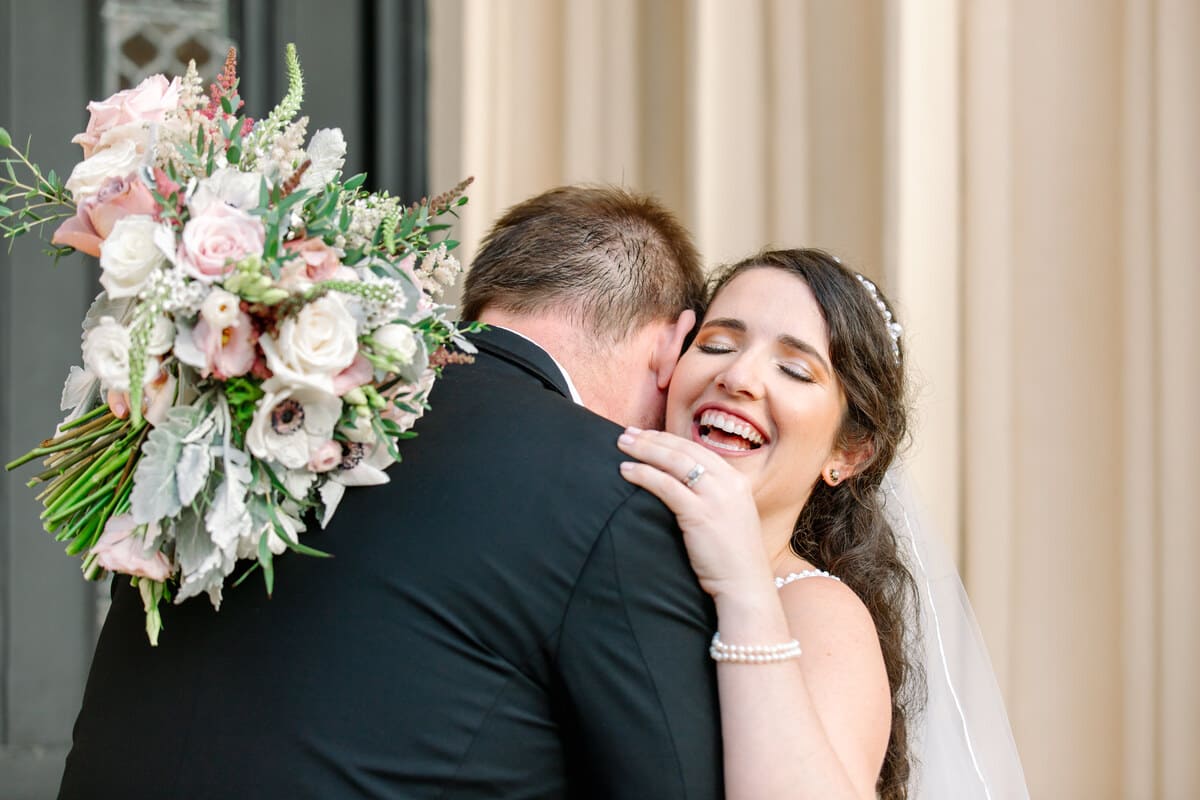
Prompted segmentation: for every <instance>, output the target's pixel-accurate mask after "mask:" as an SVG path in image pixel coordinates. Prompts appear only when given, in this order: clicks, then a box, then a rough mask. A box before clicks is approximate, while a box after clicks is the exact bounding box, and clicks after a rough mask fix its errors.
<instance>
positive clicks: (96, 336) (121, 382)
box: [83, 317, 129, 392]
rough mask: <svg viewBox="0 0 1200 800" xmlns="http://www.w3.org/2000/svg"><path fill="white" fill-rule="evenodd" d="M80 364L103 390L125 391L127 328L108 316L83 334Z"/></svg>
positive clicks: (126, 377) (126, 386)
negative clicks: (81, 361)
mask: <svg viewBox="0 0 1200 800" xmlns="http://www.w3.org/2000/svg"><path fill="white" fill-rule="evenodd" d="M83 364H84V366H85V367H87V369H88V371H89V372H91V373H92V374H93V375H95V376H96V378H98V379H99V381H100V385H101V386H102V387H103V388H104V389H105V390H108V389H115V390H116V391H118V392H127V391H129V331H127V330H125V327H124V326H123V325H121V323H119V322H117V321H116V320H115V319H113V318H112V317H101V318H100V322H99V324H97V325H96V327H94V328H92V329H91V330H90V331H88V332H87V333H86V334H84V336H83Z"/></svg>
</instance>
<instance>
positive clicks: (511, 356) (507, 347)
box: [467, 327, 571, 400]
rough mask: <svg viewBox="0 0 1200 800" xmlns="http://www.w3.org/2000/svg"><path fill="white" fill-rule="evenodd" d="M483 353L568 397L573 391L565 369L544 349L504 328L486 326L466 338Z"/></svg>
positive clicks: (569, 397)
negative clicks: (568, 385)
mask: <svg viewBox="0 0 1200 800" xmlns="http://www.w3.org/2000/svg"><path fill="white" fill-rule="evenodd" d="M467 338H468V339H470V341H471V343H472V344H474V345H475V346H476V347H478V348H479V349H480V350H481V351H482V352H485V353H487V354H489V355H492V356H495V357H496V358H499V359H502V360H504V361H507V362H508V363H510V364H513V365H514V366H517V367H519V368H521V369H522V370H524V371H525V372H528V373H529V374H530V375H533V376H534V377H535V378H537V379H538V380H540V381H541V382H542V383H543V384H545V386H546V388H548V389H553V390H554V391H556V392H558V393H559V394H561V395H562V396H563V397H565V398H567V399H568V400H569V399H571V392H570V390H569V389H568V388H567V381H566V379H565V378H564V377H563V373H562V370H561V369H559V368H558V365H556V364H555V363H554V359H552V358H550V356H549V355H548V354H547V353H546V351H545V350H543V349H542V348H540V347H538V346H537V345H536V344H534V343H533V342H531V341H529V340H528V339H525V338H524V337H522V336H518V335H517V334H515V333H513V332H512V331H507V330H504V329H503V328H494V327H493V328H487V329H486V330H483V331H480V332H479V333H473V334H471V335H470V336H468V337H467Z"/></svg>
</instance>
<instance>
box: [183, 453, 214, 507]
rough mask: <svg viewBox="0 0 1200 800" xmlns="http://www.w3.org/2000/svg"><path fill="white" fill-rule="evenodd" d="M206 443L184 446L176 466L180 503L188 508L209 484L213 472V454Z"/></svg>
mask: <svg viewBox="0 0 1200 800" xmlns="http://www.w3.org/2000/svg"><path fill="white" fill-rule="evenodd" d="M208 448H209V444H208V442H206V441H201V442H193V443H190V444H185V445H183V450H182V451H181V452H180V454H179V463H178V464H177V465H176V466H175V482H176V483H177V484H178V486H179V502H180V503H181V504H182V505H185V506H188V505H191V504H192V501H194V500H195V499H196V495H197V494H199V493H200V490H201V489H203V488H204V485H205V484H206V483H208V476H209V473H210V472H212V454H211V453H210V451H209V449H208Z"/></svg>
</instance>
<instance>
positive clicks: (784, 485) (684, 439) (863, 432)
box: [619, 250, 1026, 800]
mask: <svg viewBox="0 0 1200 800" xmlns="http://www.w3.org/2000/svg"><path fill="white" fill-rule="evenodd" d="M899 337H900V327H899V325H898V324H896V323H895V322H894V321H893V320H892V315H891V312H890V310H889V307H888V305H887V303H886V301H885V300H884V299H883V298H882V297H881V296H880V294H879V292H878V290H877V289H876V288H875V286H874V285H873V284H871V283H870V282H869V281H867V280H866V279H864V278H862V277H861V276H858V275H856V274H855V273H853V272H851V271H850V270H848V269H846V268H844V267H843V266H841V264H840V262H838V261H837V259H835V258H833V257H831V256H829V255H827V254H825V253H822V252H820V251H816V250H788V251H773V252H766V253H762V254H759V255H757V256H754V257H751V258H749V259H747V260H745V261H742V262H740V263H738V264H735V265H733V266H732V267H730V268H728V269H727V270H726V271H725V272H724V273H723V274H722V275H721V276H720V278H719V279H718V281H717V283H716V286H715V289H714V291H713V295H712V299H711V304H710V306H709V308H708V311H707V313H706V315H705V319H704V320H703V322H702V324H701V326H700V328H699V331H698V333H697V335H696V338H695V340H694V342H693V343H692V345H691V347H690V348H689V349H688V350H687V352H686V353H684V355H683V357H682V358H681V359H680V361H679V365H678V367H677V368H676V372H675V375H674V377H673V379H672V381H671V386H670V392H669V395H668V400H667V419H666V432H658V431H643V430H638V429H636V428H630V429H627V430H626V431H625V433H623V434H622V435H621V438H620V441H619V446H620V447H621V449H622V450H623V451H624V452H625V453H627V454H628V455H630V456H632V457H633V458H635V459H637V461H636V462H627V463H625V464H623V465H622V472H623V474H624V476H625V478H626V479H627V480H629V481H630V482H631V483H634V484H636V485H639V486H642V487H643V488H645V489H647V490H648V491H650V492H652V493H654V494H655V495H657V496H658V497H659V498H660V499H661V500H662V501H663V502H664V503H666V504H667V506H669V507H670V508H671V510H672V511H673V512H674V513H675V514H676V516H677V517H678V519H679V524H680V527H681V529H682V531H683V536H684V542H685V544H686V546H687V550H688V554H689V557H690V559H691V563H692V567H693V569H694V570H695V571H696V574H697V576H698V577H699V580H700V583H701V586H702V587H703V588H704V589H705V591H707V592H708V593H709V594H710V595H712V597H713V599H714V602H715V605H716V608H717V613H718V626H719V631H718V633H717V634H716V635H714V637H713V640H712V647H711V650H710V654H711V656H712V658H713V659H714V660H716V661H717V662H718V665H717V675H718V683H719V691H720V703H721V725H722V734H723V739H724V760H725V787H726V793H727V796H728V797H729V798H731V799H732V800H738V799H739V798H759V797H796V798H871V797H877V796H878V797H881V798H885V800H892V798H907V797H914V796H920V797H923V798H927V797H932V796H934V794H935V791H937V792H941V791H945V792H946V794H945V795H944V796H948V797H949V796H953V797H970V796H980V797H990V796H992V794H991V792H990V791H989V787H990V788H991V791H996V790H997V788H998V787H1002V786H1003V787H1006V790H1007V791H1014V792H1015V793H1016V796H1026V794H1025V790H1024V784H1023V779H1022V778H1021V775H1020V764H1019V761H1018V760H1017V758H1016V754H1015V749H1013V748H1011V738H1007V739H1006V738H1005V737H1007V722H1006V720H1005V721H1004V724H1003V728H1004V736H1001V737H998V738H997V739H996V740H995V741H998V742H999V743H1000V746H999V748H998V749H1000V750H1002V751H1004V752H1003V753H1002V756H1003V757H1004V758H1007V763H1006V764H1005V766H1004V767H1003V769H1004V770H1005V771H1006V774H1005V775H1003V776H996V777H992V776H985V775H984V774H983V771H982V770H981V768H980V766H979V760H980V759H979V758H977V757H976V753H975V749H976V748H974V747H972V744H971V738H970V736H971V731H970V727H971V726H970V725H968V723H967V720H966V718H965V716H964V715H963V714H962V713H958V714H957V716H956V718H953V719H949V720H948V721H946V723H945V724H944V725H943V723H942V722H941V721H940V720H942V719H943V716H944V715H943V716H938V720H939V722H938V725H939V726H942V727H945V728H947V729H952V728H955V725H956V723H957V725H958V726H959V727H961V730H962V733H961V734H960V733H959V732H958V730H957V729H954V730H950V731H949V738H951V739H961V740H963V744H964V745H965V746H964V747H959V748H948V747H946V746H945V739H946V738H947V737H946V735H945V734H946V731H941V732H939V731H936V730H935V731H930V732H925V731H924V729H921V728H920V726H919V725H918V719H921V718H922V717H921V701H922V700H923V699H924V697H925V692H924V680H923V678H924V672H925V670H926V669H928V670H929V672H930V690H931V691H930V695H929V696H930V698H931V701H932V700H934V699H936V700H937V702H938V703H939V704H940V703H941V702H942V698H943V697H947V696H949V697H953V698H954V705H955V707H956V708H959V709H961V703H960V701H959V698H958V697H957V695H955V694H954V687H953V685H952V683H951V681H950V679H951V676H950V673H949V672H947V671H944V670H942V669H941V666H940V665H938V666H937V669H934V668H933V667H926V665H924V664H922V662H923V661H925V660H926V659H925V656H924V654H923V653H922V654H918V652H917V649H916V645H915V644H914V643H915V642H916V641H917V635H918V630H917V627H918V626H917V625H916V620H917V619H918V618H919V617H920V616H921V615H922V614H924V616H925V618H926V619H929V611H930V610H931V609H929V608H921V603H922V602H923V601H924V600H925V599H926V598H925V592H924V589H925V586H924V583H925V578H926V575H925V574H924V573H923V571H922V570H917V572H918V574H917V578H918V580H914V575H913V572H910V569H909V566H908V563H907V561H906V557H905V555H904V551H903V550H902V543H901V539H902V533H903V532H902V531H898V530H896V529H895V527H896V526H894V525H893V523H892V522H891V521H890V517H889V510H888V508H886V507H885V506H886V503H885V500H886V499H887V497H888V496H889V492H888V485H887V482H888V481H890V478H889V476H888V470H889V467H891V466H892V462H893V460H894V458H895V456H896V453H897V450H898V448H899V446H900V444H901V443H902V441H903V439H904V436H905V432H906V425H907V410H906V402H905V385H906V384H905V380H904V366H903V352H902V349H901V346H900V338H899ZM894 494H895V493H894V491H892V492H891V495H892V496H894ZM912 552H913V553H917V552H918V551H917V550H916V549H915V548H914V549H913V551H912ZM918 565H919V566H922V565H921V562H918ZM919 581H920V582H921V585H919ZM926 605H927V606H928V603H927V602H926ZM965 607H966V606H960V608H965ZM968 613H969V612H968ZM933 620H934V622H935V623H936V622H938V619H937V618H936V617H934V618H933ZM926 627H934V626H933V625H929V624H928V623H927V624H926ZM921 633H924V634H925V635H926V636H931V635H932V636H935V637H936V643H937V644H938V645H939V646H940V645H941V644H942V632H941V627H940V626H938V627H937V629H936V630H935V631H922V632H921ZM980 652H982V650H981V651H980ZM983 663H984V665H985V666H984V669H985V670H986V671H987V675H988V677H989V678H990V675H991V673H990V668H988V667H986V657H985V656H984V661H983ZM943 683H946V684H947V685H948V686H949V693H948V694H946V693H944V692H942V691H940V690H941V688H942V685H943ZM993 686H994V684H993ZM995 697H996V698H998V693H997V694H996V695H995ZM992 705H996V703H995V702H994V701H993V702H992ZM930 711H931V712H932V711H933V709H931V710H930ZM934 716H935V715H934V714H933V713H930V715H929V719H933V717H934ZM1000 716H1001V718H1003V709H1002V707H1000ZM918 730H920V733H919V734H918ZM914 734H918V735H914ZM939 737H940V738H939ZM918 740H919V742H918ZM917 746H920V747H922V749H923V750H924V751H925V754H926V755H928V756H929V757H930V758H929V759H928V761H929V762H930V763H924V764H923V765H921V764H920V762H922V761H926V759H924V758H921V757H918V754H917V753H916V752H915V748H916V747H917ZM993 749H997V748H993ZM939 759H940V760H939ZM1002 760H1003V759H1002ZM985 761H986V759H985ZM988 763H989V764H990V763H991V762H988ZM919 765H921V766H923V767H924V770H923V771H922V770H920V769H918V766H919ZM918 773H921V775H922V780H921V781H920V787H921V788H920V790H917V789H914V786H916V785H917V780H916V776H917V774H918ZM939 784H940V785H942V786H944V787H945V789H944V790H942V789H936V790H935V787H936V786H938V785H939ZM937 796H943V795H942V794H940V793H939V794H938V795H937ZM995 796H998V797H999V796H1004V797H1008V796H1014V795H1013V794H1008V793H1005V794H997V795H995Z"/></svg>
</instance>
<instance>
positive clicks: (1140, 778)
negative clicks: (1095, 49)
mask: <svg viewBox="0 0 1200 800" xmlns="http://www.w3.org/2000/svg"><path fill="white" fill-rule="evenodd" d="M1155 17H1156V15H1155V5H1154V4H1153V3H1127V4H1126V6H1125V20H1124V23H1125V24H1124V27H1125V58H1124V70H1125V74H1124V81H1123V86H1122V89H1123V108H1122V112H1123V117H1124V119H1125V127H1124V136H1123V138H1124V141H1123V145H1124V147H1123V150H1124V152H1123V164H1122V171H1123V183H1124V186H1123V191H1122V198H1123V203H1122V217H1123V226H1122V234H1123V241H1122V261H1123V264H1122V274H1121V278H1122V280H1121V286H1120V288H1121V311H1122V322H1123V326H1122V327H1123V333H1124V337H1123V338H1124V346H1123V348H1122V351H1121V354H1120V355H1121V358H1120V363H1121V374H1122V376H1123V384H1124V386H1123V389H1122V393H1121V399H1122V404H1123V409H1122V411H1123V416H1122V428H1121V430H1122V443H1121V462H1122V470H1121V477H1122V485H1123V487H1124V503H1123V508H1122V512H1123V513H1122V518H1121V522H1122V528H1123V532H1122V542H1121V567H1122V573H1123V574H1125V575H1137V576H1140V578H1139V580H1137V581H1120V585H1121V599H1122V620H1121V640H1122V643H1123V647H1122V652H1121V667H1122V685H1121V689H1122V696H1121V701H1122V702H1121V709H1122V712H1123V714H1122V718H1123V723H1122V728H1121V742H1122V746H1123V747H1122V749H1123V754H1122V755H1123V758H1122V768H1123V770H1122V786H1123V789H1124V791H1123V796H1125V797H1147V798H1157V797H1161V796H1162V795H1161V781H1160V780H1159V777H1160V776H1159V769H1158V766H1157V763H1158V753H1159V752H1160V749H1161V748H1160V740H1159V733H1160V719H1161V712H1162V704H1161V697H1160V691H1159V689H1160V686H1159V682H1158V677H1159V676H1158V671H1159V669H1158V665H1159V662H1160V651H1161V648H1162V638H1161V636H1162V618H1161V608H1160V606H1161V604H1160V598H1161V592H1160V591H1159V589H1158V587H1160V586H1161V585H1162V570H1161V566H1162V565H1161V555H1162V535H1161V531H1162V518H1161V514H1160V513H1159V505H1158V502H1157V499H1158V489H1157V487H1158V485H1159V481H1160V478H1159V476H1160V474H1161V470H1160V460H1161V459H1160V455H1159V451H1160V447H1161V436H1160V433H1159V426H1158V425H1157V424H1156V422H1155V420H1156V413H1157V408H1156V404H1157V397H1158V393H1159V389H1158V387H1159V382H1160V376H1161V369H1160V364H1159V359H1158V358H1157V357H1156V356H1155V355H1154V353H1155V351H1156V349H1157V347H1158V335H1157V331H1156V328H1157V321H1156V320H1157V318H1158V312H1157V309H1156V304H1157V300H1158V298H1157V295H1158V284H1159V267H1158V264H1159V258H1158V247H1157V241H1156V240H1157V236H1156V234H1157V230H1156V228H1157V218H1156V214H1155V211H1154V209H1155V203H1156V201H1155V194H1156V171H1157V165H1156V163H1155V157H1154V152H1155V137H1156V131H1157V125H1156V122H1155V117H1156V106H1157V102H1158V98H1157V92H1156V90H1155V76H1156V73H1157V70H1156V67H1155V63H1154V61H1155V51H1156V45H1155V37H1156V34H1157V32H1156V30H1155V24H1156V23H1155ZM1139 586H1144V587H1146V588H1144V589H1141V588H1139Z"/></svg>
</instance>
